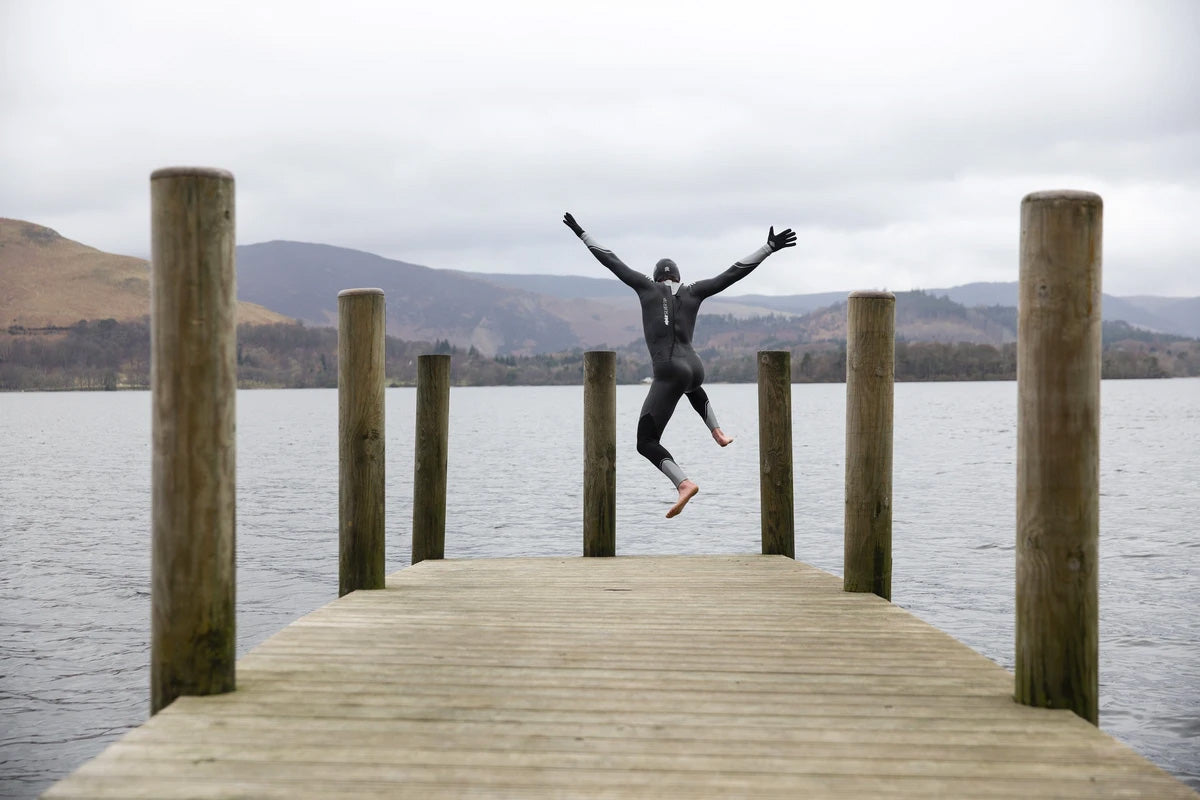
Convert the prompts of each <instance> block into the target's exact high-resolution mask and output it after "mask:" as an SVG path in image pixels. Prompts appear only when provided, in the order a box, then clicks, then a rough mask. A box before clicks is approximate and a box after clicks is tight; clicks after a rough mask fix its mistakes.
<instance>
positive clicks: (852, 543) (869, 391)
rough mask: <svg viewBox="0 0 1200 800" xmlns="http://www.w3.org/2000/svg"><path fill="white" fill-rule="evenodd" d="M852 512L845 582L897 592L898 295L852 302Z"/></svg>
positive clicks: (852, 588) (849, 586)
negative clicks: (894, 567) (895, 401)
mask: <svg viewBox="0 0 1200 800" xmlns="http://www.w3.org/2000/svg"><path fill="white" fill-rule="evenodd" d="M846 315H847V324H846V510H845V533H844V538H845V548H844V549H845V556H844V564H845V567H844V570H843V579H842V583H843V586H844V588H845V589H846V591H847V592H874V593H875V594H877V595H879V596H880V597H882V598H884V599H886V600H890V599H891V597H892V406H893V398H892V389H893V386H892V382H893V379H894V376H895V371H896V370H895V349H896V348H895V341H896V336H895V329H896V297H895V295H893V294H892V293H891V292H853V293H852V294H851V295H850V298H849V301H848V303H847V307H846Z"/></svg>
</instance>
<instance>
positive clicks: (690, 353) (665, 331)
mask: <svg viewBox="0 0 1200 800" xmlns="http://www.w3.org/2000/svg"><path fill="white" fill-rule="evenodd" d="M563 224H564V225H566V226H567V227H568V228H570V229H571V230H572V231H574V232H575V235H576V236H578V237H579V238H580V239H582V240H583V243H584V244H586V245H587V247H588V250H590V251H591V253H592V255H593V256H595V257H596V260H597V261H599V262H600V263H601V264H603V265H604V266H605V267H607V268H608V269H609V270H610V271H611V272H612V273H613V274H614V275H616V276H617V277H618V278H619V279H620V280H621V282H622V283H624V284H625V285H626V286H628V287H629V288H631V289H633V290H634V291H635V292H637V296H638V301H639V302H640V303H641V305H642V329H643V331H644V332H645V335H646V347H647V348H648V349H649V350H650V361H651V363H652V364H653V370H654V378H653V380H652V381H651V383H650V393H649V394H647V395H646V401H645V402H644V403H643V404H642V413H641V417H640V418H639V419H638V430H637V450H638V452H639V453H641V454H642V455H643V456H645V457H646V458H647V459H648V460H649V461H650V463H651V464H653V465H654V466H655V467H657V468H658V469H659V470H661V471H662V472H663V474H664V475H666V476H667V477H668V478H670V479H671V482H672V483H673V484H675V488H676V489H677V490H678V492H679V499H678V500H677V501H676V502H675V505H673V506H671V509H670V510H669V511H668V512H667V517H668V519H669V518H671V517H674V516H676V515H677V514H678V513H679V512H680V511H682V510H683V507H684V506H685V505H687V502H688V501H689V500H691V499H692V498H693V497H695V496H696V494H697V493H698V492H699V491H700V487H698V486H697V485H696V484H695V482H693V481H691V480H689V479H688V477H687V476H686V475H685V474H684V472H683V470H682V469H681V468H680V467H679V465H678V464H676V463H675V459H674V458H672V457H671V454H670V453H669V452H668V451H667V449H666V448H665V447H663V446H662V444H661V442H660V441H659V440H660V439H661V438H662V435H663V430H664V429H665V428H666V427H667V423H668V422H669V421H670V419H671V415H672V414H673V413H674V412H675V405H676V404H677V403H678V402H679V398H680V397H682V396H683V395H687V398H688V400H689V401H691V404H692V408H694V409H696V413H697V414H699V415H700V417H701V418H702V419H703V420H704V423H705V424H706V425H707V426H708V429H709V430H710V431H711V432H712V437H713V439H714V440H715V441H716V443H717V444H719V445H720V446H721V447H725V446H726V445H728V444H729V443H730V442H732V441H733V439H731V438H730V437H728V436H726V435H725V433H724V432H723V431H722V430H721V426H720V425H719V424H717V416H716V414H715V413H713V409H712V404H711V403H710V402H709V401H708V395H707V394H706V393H705V391H704V389H702V388H701V384H702V383H703V382H704V365H703V364H702V363H701V362H700V357H699V356H697V355H696V351H695V350H693V349H692V332H693V331H694V330H695V328H696V315H697V313H699V310H700V304H701V303H702V302H704V300H705V298H708V297H712V296H713V295H714V294H717V293H718V292H721V291H724V290H725V289H728V288H729V287H730V286H732V285H733V284H735V283H737V282H738V281H740V280H741V279H742V278H744V277H746V276H747V275H749V274H750V272H751V271H752V270H753V269H754V268H755V267H757V266H758V265H759V264H761V263H762V262H763V261H764V260H765V259H766V257H767V256H769V255H771V253H774V252H775V251H776V250H782V249H783V248H785V247H792V246H794V245H795V244H796V234H795V233H793V232H792V230H791V228H788V229H787V230H785V231H782V232H780V233H775V228H774V227H771V229H770V231H769V232H768V233H767V243H766V244H764V245H763V246H762V247H760V248H758V249H757V250H755V251H754V252H753V253H751V254H750V255H748V256H746V257H745V258H743V259H742V260H741V261H738V262H736V263H734V265H733V266H731V267H730V268H729V269H727V270H725V271H724V272H722V273H721V274H720V275H718V276H716V277H715V278H707V279H705V280H700V281H696V282H695V283H687V284H683V283H680V280H679V267H678V266H676V265H675V262H674V261H672V260H671V259H669V258H663V259H660V260H659V261H658V263H657V264H655V265H654V277H653V278H650V277H648V276H646V275H643V274H641V273H639V272H635V271H634V270H632V269H630V268H629V267H628V266H626V265H625V263H624V262H623V261H621V259H619V258H617V257H616V255H615V254H613V252H612V251H611V250H606V249H605V248H603V247H601V246H600V245H599V244H597V242H596V240H595V239H594V238H593V237H592V236H591V235H590V234H588V233H587V232H586V231H584V229H583V228H582V227H580V225H579V223H578V222H576V221H575V217H573V216H571V214H570V212H568V213H566V214H565V215H564V216H563Z"/></svg>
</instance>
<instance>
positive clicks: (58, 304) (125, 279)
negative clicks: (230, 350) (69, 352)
mask: <svg viewBox="0 0 1200 800" xmlns="http://www.w3.org/2000/svg"><path fill="white" fill-rule="evenodd" d="M149 313H150V265H149V263H148V262H147V261H144V260H143V259H140V258H132V257H130V256H119V255H114V254H112V253H105V252H103V251H100V250H97V249H95V248H94V247H88V246H87V245H84V244H80V243H79V242H75V241H72V240H70V239H67V238H64V237H63V236H60V235H59V234H58V232H56V231H53V230H51V229H50V228H46V227H43V226H41V225H35V224H34V223H32V222H23V221H21V220H16V219H5V218H0V327H3V328H8V327H10V326H14V325H16V326H21V327H25V328H44V327H52V326H66V325H73V324H75V323H76V322H79V321H80V320H85V319H115V320H117V321H120V322H125V321H129V320H138V319H141V318H142V317H145V316H147V315H148V314H149ZM238 320H239V321H240V322H250V323H269V322H287V321H289V320H288V318H287V317H285V316H284V315H282V314H277V313H275V312H274V311H270V310H268V309H267V308H264V307H262V306H259V305H255V304H252V303H244V302H243V303H239V304H238Z"/></svg>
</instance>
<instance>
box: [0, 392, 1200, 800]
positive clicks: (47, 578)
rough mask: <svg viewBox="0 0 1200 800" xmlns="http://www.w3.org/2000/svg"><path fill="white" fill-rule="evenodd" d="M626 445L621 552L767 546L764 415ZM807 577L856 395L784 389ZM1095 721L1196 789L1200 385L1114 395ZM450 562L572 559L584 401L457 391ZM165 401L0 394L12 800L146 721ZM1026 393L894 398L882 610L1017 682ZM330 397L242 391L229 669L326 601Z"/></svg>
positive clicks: (331, 481) (741, 396)
mask: <svg viewBox="0 0 1200 800" xmlns="http://www.w3.org/2000/svg"><path fill="white" fill-rule="evenodd" d="M708 390H709V395H710V397H711V398H712V401H713V404H714V406H715V408H716V410H717V414H718V416H719V418H720V419H721V422H722V426H723V427H724V429H725V431H726V432H727V433H729V434H731V435H733V436H735V437H736V439H737V440H736V441H735V443H734V444H733V445H731V446H730V447H727V448H725V449H720V448H718V447H717V446H716V445H715V444H714V443H713V441H712V439H711V438H710V437H709V436H708V432H707V430H706V429H705V427H704V426H703V424H702V422H701V421H700V419H699V418H698V417H697V416H696V415H695V414H694V412H693V411H692V410H691V408H690V406H688V405H687V404H686V403H681V404H680V406H679V409H678V411H677V413H676V416H675V419H674V420H673V421H672V423H671V426H670V427H669V428H668V429H667V434H666V436H665V438H664V443H665V444H666V445H667V447H668V448H669V449H671V450H672V452H673V453H674V455H675V457H676V460H677V461H678V462H679V463H680V464H681V465H682V466H683V467H684V469H685V470H687V471H688V473H689V475H690V477H692V478H693V479H694V480H696V481H697V482H698V483H699V484H700V486H701V494H700V495H699V496H698V497H697V498H696V499H695V500H694V501H693V502H692V503H691V504H690V505H689V506H688V507H687V510H686V511H685V512H684V514H683V515H682V516H681V517H679V518H678V519H675V520H666V519H664V518H663V514H664V513H665V512H666V509H667V508H668V506H669V505H670V503H671V502H672V500H673V496H674V491H673V490H672V488H671V486H670V484H669V483H668V482H667V481H666V479H665V478H664V477H663V476H662V475H661V474H659V473H658V472H657V471H656V470H654V469H653V468H652V467H650V466H649V464H648V463H647V462H646V461H644V460H643V459H642V458H641V457H640V456H638V455H637V453H636V451H635V450H634V433H635V431H636V422H637V414H638V409H639V407H640V405H641V401H642V398H643V396H644V393H645V389H644V387H640V386H621V387H618V391H617V414H618V421H617V425H618V441H617V447H618V465H617V469H618V473H617V487H618V489H617V493H618V497H617V550H618V553H622V554H633V553H639V554H642V553H680V554H689V553H746V552H751V553H752V552H758V550H759V547H760V540H759V527H758V513H759V512H758V448H757V430H758V427H757V425H758V423H757V395H756V387H754V386H752V385H720V384H716V385H712V386H710V387H708ZM414 399H415V392H414V390H412V389H390V390H388V392H387V420H388V427H387V475H388V481H387V486H388V504H387V513H388V537H387V551H388V559H387V560H388V569H389V571H392V570H397V569H400V568H402V567H404V566H406V565H407V558H408V555H409V552H410V548H411V542H410V539H409V527H410V523H411V515H412V510H411V501H412V463H413V450H412V444H413V430H412V429H413V420H414V415H415V409H414ZM792 404H793V410H794V419H793V441H794V448H795V480H796V491H795V498H796V557H797V558H798V559H800V560H802V561H806V562H808V563H810V564H814V565H816V566H818V567H821V568H823V569H825V570H828V571H830V572H833V573H835V574H839V575H840V574H841V568H842V567H841V561H842V502H843V496H842V491H843V487H842V481H843V457H844V448H845V444H844V426H845V385H844V384H823V385H796V386H793V387H792ZM1102 407H1103V419H1102V451H1101V453H1102V455H1101V459H1102V460H1101V488H1102V497H1101V563H1100V568H1101V571H1100V635H1101V664H1100V669H1101V672H1100V682H1101V698H1100V714H1101V726H1102V727H1103V728H1104V729H1105V730H1107V731H1108V732H1110V733H1112V734H1113V735H1115V736H1117V737H1118V738H1120V739H1122V740H1123V741H1125V742H1126V743H1128V744H1129V745H1131V746H1132V747H1134V748H1135V749H1136V750H1138V751H1139V752H1141V753H1142V754H1143V755H1145V756H1146V757H1148V758H1150V759H1151V760H1153V761H1155V762H1156V763H1158V764H1160V765H1162V766H1163V767H1164V768H1166V769H1167V770H1169V771H1171V772H1173V773H1174V774H1176V775H1178V776H1179V777H1180V778H1181V779H1183V780H1185V781H1186V782H1188V783H1189V784H1190V785H1192V786H1194V787H1197V788H1200V614H1197V613H1196V605H1197V603H1196V600H1197V597H1198V596H1200V592H1198V590H1200V522H1198V520H1200V485H1198V483H1197V475H1198V474H1200V379H1176V380H1167V381H1106V382H1104V384H1103V387H1102ZM450 408H451V412H450V414H451V422H450V425H451V441H450V459H449V486H450V498H449V503H448V510H447V523H446V525H447V532H446V555H447V557H449V558H461V557H481V556H536V555H543V556H551V555H552V556H565V555H577V554H579V552H580V550H581V542H582V525H581V521H580V519H581V515H582V502H583V501H582V491H581V486H580V476H581V474H582V469H583V466H582V449H583V448H582V416H583V414H582V390H581V388H579V387H536V388H531V387H506V388H455V389H453V390H452V394H451V401H450ZM149 420H150V397H149V394H147V393H71V394H0V533H2V537H3V538H2V539H0V554H2V556H3V562H2V563H3V569H2V570H0V719H2V720H3V726H2V730H0V796H2V797H32V796H36V794H37V793H38V792H40V791H42V790H43V789H45V788H46V787H47V786H48V785H49V784H50V783H51V782H53V781H54V780H56V779H58V778H59V777H62V776H63V775H65V774H67V773H69V772H70V771H71V770H73V769H75V768H76V767H78V766H79V765H80V764H81V763H82V762H84V761H86V760H87V759H88V758H90V757H92V756H94V755H96V754H97V753H99V752H100V751H101V750H102V749H103V748H104V746H105V745H106V744H107V743H109V742H111V741H112V740H113V739H115V738H116V737H118V736H120V735H121V733H123V732H124V731H125V730H127V729H128V728H130V727H132V726H135V725H138V724H140V723H141V722H143V721H144V720H145V719H146V717H147V714H148V710H149V709H148V705H149V703H148V686H149V670H148V662H149V655H148V651H149V645H148V639H149V618H150V608H149V572H150V533H149V531H150V523H149V505H150V444H149ZM1015 458H1016V384H1015V383H940V384H898V385H897V386H896V400H895V474H894V488H893V508H894V512H893V531H894V532H893V551H894V566H893V578H892V587H893V602H895V603H896V604H898V605H900V606H903V607H904V608H907V609H909V610H911V611H913V612H914V613H915V614H917V615H918V616H920V617H921V618H923V619H925V620H927V621H929V622H931V623H932V624H934V625H936V626H938V627H939V628H941V629H942V630H945V631H947V632H948V633H950V634H952V635H954V636H956V637H957V638H959V639H961V640H962V641H964V642H966V643H967V644H968V645H970V646H971V647H973V648H975V649H976V650H978V651H980V652H981V653H983V654H984V655H986V656H988V657H989V658H991V659H993V660H995V661H996V662H998V663H1000V664H1002V665H1003V666H1005V667H1007V668H1009V669H1011V668H1012V665H1013V585H1014V563H1013V562H1014V539H1015V533H1014V517H1015V491H1016V490H1015V473H1016V468H1015ZM337 477H338V476H337V392H336V391H335V390H290V391H250V392H247V391H243V392H240V393H239V394H238V531H237V546H238V589H237V591H238V642H239V655H240V654H244V653H245V652H246V651H247V650H248V649H249V648H251V647H253V646H254V645H255V644H257V643H259V642H261V641H262V640H264V639H265V638H266V637H267V636H269V635H270V634H272V633H274V632H275V631H277V630H278V629H279V628H281V627H282V626H284V625H286V624H287V623H288V622H290V621H291V620H293V619H295V618H296V617H298V616H301V615H302V614H305V613H307V612H309V611H311V610H313V609H315V608H317V607H318V606H320V605H323V604H324V603H326V602H328V601H330V600H332V599H334V598H335V597H336V594H337V583H338V575H337Z"/></svg>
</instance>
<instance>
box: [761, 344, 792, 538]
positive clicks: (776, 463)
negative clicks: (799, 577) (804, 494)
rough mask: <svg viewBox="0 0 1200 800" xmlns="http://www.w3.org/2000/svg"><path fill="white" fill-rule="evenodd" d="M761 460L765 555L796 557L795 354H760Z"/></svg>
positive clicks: (763, 351)
mask: <svg viewBox="0 0 1200 800" xmlns="http://www.w3.org/2000/svg"><path fill="white" fill-rule="evenodd" d="M758 462H759V500H760V510H761V515H762V551H763V555H783V556H787V557H788V558H795V557H796V532H795V528H796V526H795V507H794V506H793V504H792V491H793V489H792V354H791V353H790V352H788V351H787V350H762V351H760V352H759V353H758Z"/></svg>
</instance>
